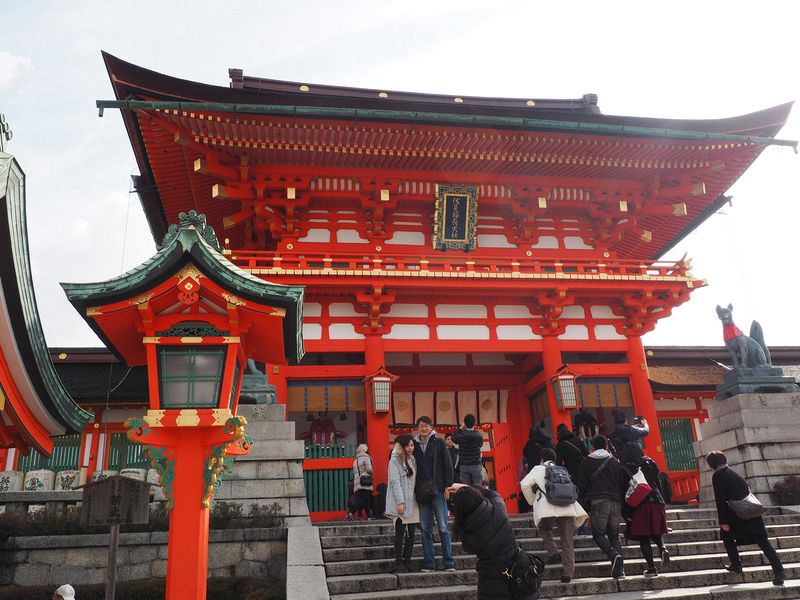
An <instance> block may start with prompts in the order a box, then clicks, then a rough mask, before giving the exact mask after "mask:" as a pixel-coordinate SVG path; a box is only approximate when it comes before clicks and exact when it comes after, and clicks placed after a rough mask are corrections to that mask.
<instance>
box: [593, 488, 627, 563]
mask: <svg viewBox="0 0 800 600" xmlns="http://www.w3.org/2000/svg"><path fill="white" fill-rule="evenodd" d="M591 513H592V538H593V539H594V543H595V544H597V547H598V548H600V550H602V551H603V552H604V553H605V555H606V556H607V557H608V558H609V559H612V560H613V558H614V557H615V556H616V555H617V554H622V546H620V543H619V522H620V521H621V520H622V505H621V504H620V503H619V502H612V501H611V500H595V501H594V502H592V510H591Z"/></svg>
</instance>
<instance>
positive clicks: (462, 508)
mask: <svg viewBox="0 0 800 600" xmlns="http://www.w3.org/2000/svg"><path fill="white" fill-rule="evenodd" d="M483 500H484V496H483V494H482V493H481V492H480V490H478V489H477V488H474V487H472V486H466V487H462V488H459V489H458V491H457V492H456V493H455V495H454V496H453V512H454V513H455V512H458V513H459V514H461V515H464V516H467V515H468V514H470V513H472V511H474V510H475V509H476V508H478V506H480V505H481V503H483Z"/></svg>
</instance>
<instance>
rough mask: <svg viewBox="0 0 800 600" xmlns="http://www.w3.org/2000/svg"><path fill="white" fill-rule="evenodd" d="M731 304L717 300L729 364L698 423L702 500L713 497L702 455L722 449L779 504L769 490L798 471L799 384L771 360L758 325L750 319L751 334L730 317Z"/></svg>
mask: <svg viewBox="0 0 800 600" xmlns="http://www.w3.org/2000/svg"><path fill="white" fill-rule="evenodd" d="M732 311H733V306H732V305H730V304H729V305H728V307H727V308H722V307H720V306H717V316H719V318H720V320H721V321H722V327H723V339H724V340H725V347H726V348H727V349H728V352H729V353H730V355H731V363H732V368H731V370H730V371H728V372H727V373H726V374H725V375H724V377H723V383H721V384H720V385H718V386H717V396H716V397H717V402H715V403H714V404H713V405H712V406H710V407H709V408H708V421H706V422H705V423H703V424H701V425H700V439H699V441H697V442H695V444H694V449H695V456H697V458H698V466H699V468H700V502H701V503H703V504H705V503H709V502H713V500H714V492H713V489H712V488H711V475H712V472H711V470H710V469H709V468H708V466H707V465H706V462H705V456H706V455H707V454H708V453H709V452H711V451H712V450H722V451H723V452H724V453H725V455H726V456H727V457H728V464H729V465H730V467H731V468H732V469H734V470H735V471H736V472H737V473H739V474H740V475H742V476H743V477H745V478H746V479H747V482H748V483H749V484H750V487H751V489H752V491H753V493H755V494H756V495H757V496H758V498H759V499H760V500H761V502H762V503H764V504H771V505H774V504H779V502H778V499H777V496H776V495H775V494H774V493H773V492H772V490H773V488H774V486H775V484H776V483H777V482H778V481H780V480H781V479H783V478H784V477H787V476H789V475H800V426H798V422H797V414H798V410H800V386H798V385H797V382H796V381H795V380H794V378H792V377H786V376H785V375H784V373H783V370H782V369H781V368H780V367H774V366H772V360H771V358H770V353H769V349H768V348H767V346H766V344H765V343H764V336H763V333H762V331H761V326H760V325H759V324H758V323H757V322H756V321H753V324H752V326H751V328H750V336H746V335H744V334H743V333H742V331H741V330H740V329H739V328H737V327H736V325H735V324H734V323H733V317H732Z"/></svg>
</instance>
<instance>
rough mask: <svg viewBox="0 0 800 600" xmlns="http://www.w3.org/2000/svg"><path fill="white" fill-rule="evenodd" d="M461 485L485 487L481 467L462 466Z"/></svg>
mask: <svg viewBox="0 0 800 600" xmlns="http://www.w3.org/2000/svg"><path fill="white" fill-rule="evenodd" d="M460 469H461V483H466V484H467V485H471V486H473V487H483V471H482V470H481V466H480V465H461V467H460Z"/></svg>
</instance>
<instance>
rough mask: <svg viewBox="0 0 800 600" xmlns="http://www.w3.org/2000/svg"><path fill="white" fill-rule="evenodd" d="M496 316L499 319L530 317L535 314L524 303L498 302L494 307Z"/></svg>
mask: <svg viewBox="0 0 800 600" xmlns="http://www.w3.org/2000/svg"><path fill="white" fill-rule="evenodd" d="M494 316H495V317H496V318H498V319H530V318H532V317H534V316H535V315H533V314H532V313H531V310H530V308H528V307H527V306H524V305H522V304H519V305H517V304H498V305H497V306H495V307H494Z"/></svg>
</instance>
